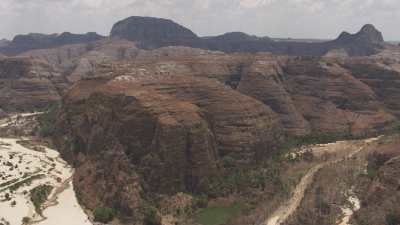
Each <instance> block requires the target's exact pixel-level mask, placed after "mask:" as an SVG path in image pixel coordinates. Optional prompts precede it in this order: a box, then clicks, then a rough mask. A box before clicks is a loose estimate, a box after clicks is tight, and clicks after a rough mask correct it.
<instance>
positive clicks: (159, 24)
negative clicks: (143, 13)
mask: <svg viewBox="0 0 400 225" xmlns="http://www.w3.org/2000/svg"><path fill="white" fill-rule="evenodd" d="M110 36H111V37H118V38H123V39H127V40H130V41H135V42H139V43H141V44H142V45H143V47H147V48H148V47H158V45H162V44H163V43H165V42H174V43H177V42H179V41H185V40H192V39H197V36H196V34H194V33H193V32H192V31H191V30H189V29H187V28H185V27H183V26H181V25H179V24H177V23H175V22H173V21H172V20H167V19H160V18H152V17H139V16H132V17H129V18H127V19H124V20H121V21H119V22H117V23H116V24H115V25H114V26H113V27H112V29H111V34H110Z"/></svg>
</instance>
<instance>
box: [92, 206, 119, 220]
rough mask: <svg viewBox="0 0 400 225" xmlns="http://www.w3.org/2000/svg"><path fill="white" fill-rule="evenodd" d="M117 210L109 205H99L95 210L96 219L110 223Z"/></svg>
mask: <svg viewBox="0 0 400 225" xmlns="http://www.w3.org/2000/svg"><path fill="white" fill-rule="evenodd" d="M114 216H115V211H114V210H113V209H110V208H107V207H98V208H95V209H94V210H93V217H94V221H96V222H101V223H108V222H110V221H112V220H113V219H114Z"/></svg>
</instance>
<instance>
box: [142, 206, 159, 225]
mask: <svg viewBox="0 0 400 225" xmlns="http://www.w3.org/2000/svg"><path fill="white" fill-rule="evenodd" d="M143 214H144V225H161V218H160V216H159V215H158V213H157V209H156V208H154V207H152V206H146V207H144V212H143Z"/></svg>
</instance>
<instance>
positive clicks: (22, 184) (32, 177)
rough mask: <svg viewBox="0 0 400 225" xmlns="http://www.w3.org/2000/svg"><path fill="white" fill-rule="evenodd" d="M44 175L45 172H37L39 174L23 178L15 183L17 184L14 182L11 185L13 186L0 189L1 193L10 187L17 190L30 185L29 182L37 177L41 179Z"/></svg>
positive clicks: (11, 189)
mask: <svg viewBox="0 0 400 225" xmlns="http://www.w3.org/2000/svg"><path fill="white" fill-rule="evenodd" d="M43 176H44V175H43V174H37V175H34V176H31V177H29V178H27V179H24V180H21V181H19V182H17V183H15V184H13V185H11V186H9V187H7V188H3V189H0V193H1V192H3V191H5V190H7V189H9V190H10V191H16V190H18V188H20V187H21V186H24V185H26V184H27V185H29V184H31V183H32V181H34V180H36V179H41V178H43Z"/></svg>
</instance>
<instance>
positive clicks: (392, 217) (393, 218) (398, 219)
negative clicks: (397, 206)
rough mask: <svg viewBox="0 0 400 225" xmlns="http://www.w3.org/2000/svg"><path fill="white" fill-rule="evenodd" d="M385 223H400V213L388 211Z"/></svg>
mask: <svg viewBox="0 0 400 225" xmlns="http://www.w3.org/2000/svg"><path fill="white" fill-rule="evenodd" d="M386 224H387V225H399V224H400V215H399V214H396V213H395V212H390V213H388V214H387V215H386Z"/></svg>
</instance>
